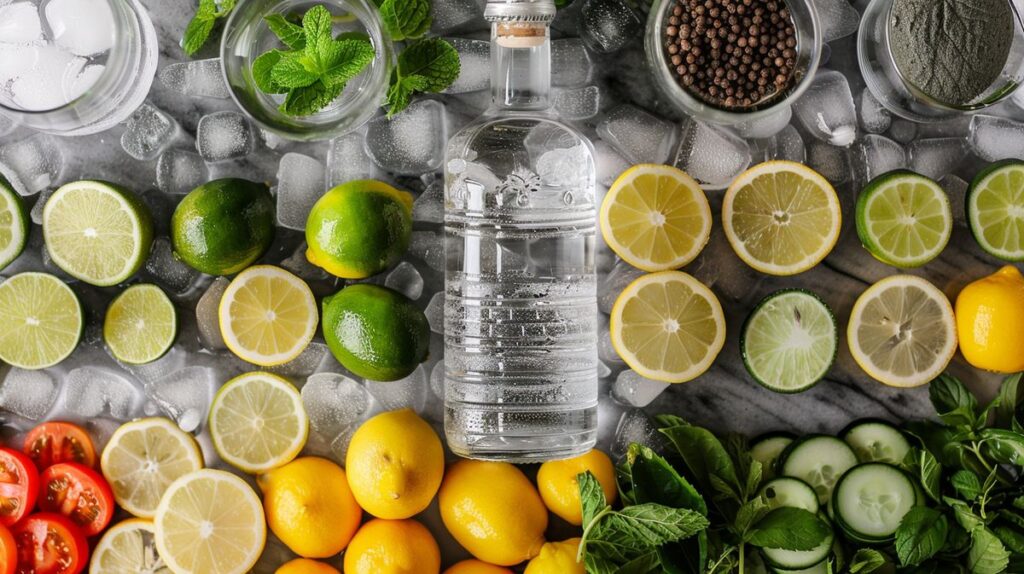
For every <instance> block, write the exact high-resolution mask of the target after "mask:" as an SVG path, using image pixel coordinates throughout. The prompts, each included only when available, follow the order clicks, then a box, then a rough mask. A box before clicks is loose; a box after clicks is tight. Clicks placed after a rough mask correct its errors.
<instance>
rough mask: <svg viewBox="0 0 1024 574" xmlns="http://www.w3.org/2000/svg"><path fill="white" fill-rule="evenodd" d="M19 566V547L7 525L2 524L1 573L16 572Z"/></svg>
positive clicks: (0, 541) (0, 530) (0, 532)
mask: <svg viewBox="0 0 1024 574" xmlns="http://www.w3.org/2000/svg"><path fill="white" fill-rule="evenodd" d="M17 566H18V547H17V545H16V544H15V543H14V535H13V534H11V531H10V530H8V529H7V527H6V526H0V574H14V569H15V567H17Z"/></svg>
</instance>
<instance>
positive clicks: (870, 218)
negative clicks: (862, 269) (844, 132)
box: [857, 170, 953, 267]
mask: <svg viewBox="0 0 1024 574" xmlns="http://www.w3.org/2000/svg"><path fill="white" fill-rule="evenodd" d="M952 233H953V213H952V211H951V210H950V208H949V199H948V198H947V197H946V192H945V191H944V190H943V189H942V187H941V186H939V184H938V183H936V182H935V181H933V180H931V179H928V178H927V177H925V176H923V175H918V174H916V173H914V172H911V171H903V170H900V171H892V172H889V173H886V174H883V175H881V176H879V177H876V178H875V179H873V180H872V181H871V182H870V183H868V184H867V186H866V187H865V188H864V191H863V192H861V194H860V197H859V198H858V199H857V235H858V236H860V241H861V243H863V244H864V247H865V248H867V250H868V251H869V252H870V253H871V254H872V255H874V256H875V258H876V259H878V260H879V261H881V262H882V263H886V264H889V265H895V266H896V267H920V266H921V265H924V264H925V263H928V262H929V261H931V260H932V259H935V258H936V257H938V255H939V253H942V250H943V249H945V248H946V244H947V243H949V236H950V235H951V234H952Z"/></svg>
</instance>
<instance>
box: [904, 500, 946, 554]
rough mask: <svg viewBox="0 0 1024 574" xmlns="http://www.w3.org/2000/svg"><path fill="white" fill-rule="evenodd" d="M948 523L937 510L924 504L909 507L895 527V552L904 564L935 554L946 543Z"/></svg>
mask: <svg viewBox="0 0 1024 574" xmlns="http://www.w3.org/2000/svg"><path fill="white" fill-rule="evenodd" d="M948 531H949V523H948V522H947V520H946V517H945V515H943V514H942V513H941V512H939V511H938V510H935V509H932V508H928V507H926V506H915V507H914V508H911V509H910V511H909V512H907V514H906V515H904V516H903V520H901V521H900V525H899V527H898V528H897V529H896V554H897V555H898V556H899V558H900V563H901V564H903V565H904V566H917V565H918V564H920V563H922V562H924V561H925V560H928V559H929V558H931V557H932V556H935V554H937V553H938V552H939V550H942V547H943V546H944V545H945V544H946V534H947V533H948Z"/></svg>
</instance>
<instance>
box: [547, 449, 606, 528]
mask: <svg viewBox="0 0 1024 574" xmlns="http://www.w3.org/2000/svg"><path fill="white" fill-rule="evenodd" d="M588 470H589V471H590V472H592V473H594V477H595V478H597V481H598V482H599V483H601V490H603V491H604V497H605V499H606V500H607V501H608V504H613V503H614V502H615V499H616V498H617V497H618V494H619V491H618V489H617V488H616V486H615V465H614V464H612V460H611V459H610V458H608V455H606V454H605V453H603V452H601V451H599V450H597V449H594V450H592V451H590V452H588V453H586V454H582V455H580V456H577V457H574V458H569V459H565V460H552V461H548V462H545V463H544V464H542V465H540V469H539V470H538V471H537V490H539V491H540V497H541V498H543V499H544V504H545V505H547V507H548V510H550V511H551V512H553V513H555V514H557V515H558V516H560V517H561V518H562V520H565V521H566V522H568V523H569V524H575V525H576V526H579V525H581V524H583V510H582V508H581V507H580V489H579V484H577V482H576V475H578V474H579V473H581V472H586V471H588Z"/></svg>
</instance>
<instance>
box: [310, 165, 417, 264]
mask: <svg viewBox="0 0 1024 574" xmlns="http://www.w3.org/2000/svg"><path fill="white" fill-rule="evenodd" d="M411 235H412V196H411V195H409V194H408V193H406V192H404V191H399V190H397V189H395V188H393V187H391V186H390V185H388V184H386V183H384V182H381V181H376V180H369V179H366V180H357V181H350V182H348V183H343V184H341V185H339V186H337V187H335V188H334V189H332V190H330V191H328V192H327V193H326V194H324V196H323V197H321V198H320V199H319V200H318V201H317V202H316V204H315V205H314V206H313V209H312V210H311V211H310V212H309V219H308V220H306V243H307V244H309V249H308V250H307V251H306V259H309V261H310V263H313V264H314V265H318V266H320V267H322V268H323V269H324V270H326V271H327V272H328V273H330V274H332V275H335V276H337V277H342V278H345V279H362V278H364V277H369V276H371V275H376V274H377V273H380V272H381V271H383V270H385V269H387V268H388V267H390V266H392V265H394V264H395V263H398V260H399V258H401V257H402V254H403V253H405V250H406V249H408V247H409V237H410V236H411Z"/></svg>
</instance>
